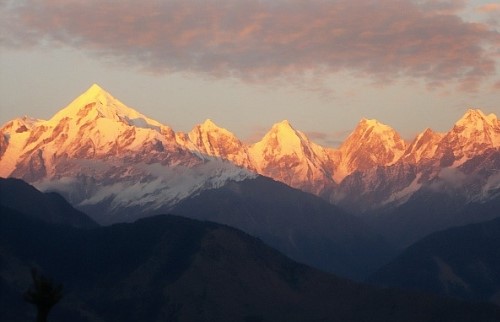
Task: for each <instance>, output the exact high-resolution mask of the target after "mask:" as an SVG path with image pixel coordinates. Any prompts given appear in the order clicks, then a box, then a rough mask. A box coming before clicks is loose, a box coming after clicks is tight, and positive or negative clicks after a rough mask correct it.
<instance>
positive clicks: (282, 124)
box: [273, 120, 295, 131]
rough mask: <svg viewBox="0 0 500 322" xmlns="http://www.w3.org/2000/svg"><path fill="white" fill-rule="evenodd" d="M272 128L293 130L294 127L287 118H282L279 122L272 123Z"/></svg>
mask: <svg viewBox="0 0 500 322" xmlns="http://www.w3.org/2000/svg"><path fill="white" fill-rule="evenodd" d="M273 130H278V131H282V130H287V131H290V130H292V131H295V129H294V128H293V126H292V125H291V124H290V122H289V121H288V120H283V121H281V122H278V123H276V124H274V125H273Z"/></svg>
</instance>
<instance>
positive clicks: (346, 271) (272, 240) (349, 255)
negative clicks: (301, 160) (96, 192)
mask: <svg viewBox="0 0 500 322" xmlns="http://www.w3.org/2000/svg"><path fill="white" fill-rule="evenodd" d="M160 211H161V210H160ZM170 211H171V212H172V213H173V214H176V215H181V216H185V217H190V218H194V219H199V220H209V221H213V222H217V223H222V224H226V225H230V226H232V227H236V228H238V229H241V230H243V231H245V232H247V233H249V234H251V235H253V236H256V237H258V238H261V239H262V240H263V241H264V242H266V243H267V244H268V245H270V246H272V247H274V248H276V249H278V250H279V251H281V252H283V253H284V254H286V255H287V256H289V257H291V258H293V259H295V260H297V261H300V262H303V263H306V264H308V265H311V266H313V267H317V268H320V269H323V270H326V271H329V272H334V273H336V274H338V275H341V276H346V277H349V278H355V279H360V278H363V277H364V276H367V274H369V273H370V272H373V271H374V270H375V269H376V268H378V267H380V265H382V264H383V263H385V262H386V261H387V260H388V259H389V258H390V257H391V256H392V255H393V254H394V253H393V251H392V247H391V246H390V245H389V244H387V243H385V242H384V241H383V240H382V238H381V237H379V236H378V235H376V234H375V233H374V232H373V230H372V229H370V227H368V226H367V225H365V224H364V223H363V222H362V221H361V220H360V219H358V218H356V217H354V216H352V215H350V214H347V213H345V212H343V211H342V210H340V209H339V208H337V207H335V206H333V205H331V204H329V203H327V202H326V201H324V200H322V199H321V198H319V197H316V196H314V195H311V194H306V193H304V192H301V191H299V190H295V189H292V188H290V187H288V186H286V185H284V184H282V183H280V182H275V181H273V180H271V179H268V178H265V177H257V178H255V179H248V180H243V181H240V182H231V183H228V184H226V185H224V186H223V187H221V188H218V189H211V190H207V191H204V192H202V193H200V194H199V195H197V196H194V197H191V198H188V199H186V200H183V201H182V202H180V203H179V204H177V205H176V207H175V208H173V209H171V210H170Z"/></svg>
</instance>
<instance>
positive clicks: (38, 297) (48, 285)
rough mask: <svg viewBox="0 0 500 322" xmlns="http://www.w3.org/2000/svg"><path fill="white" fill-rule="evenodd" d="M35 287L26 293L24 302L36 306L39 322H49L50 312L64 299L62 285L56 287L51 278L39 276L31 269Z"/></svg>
mask: <svg viewBox="0 0 500 322" xmlns="http://www.w3.org/2000/svg"><path fill="white" fill-rule="evenodd" d="M31 277H32V278H33V285H32V286H31V287H30V288H29V289H28V290H27V291H26V292H25V293H24V300H25V301H26V302H29V303H31V304H33V305H35V306H36V308H37V311H38V314H37V319H36V320H37V322H47V317H48V316H49V312H50V310H51V309H52V307H53V306H54V305H56V304H57V302H59V300H60V299H61V298H62V289H63V287H62V285H61V284H59V285H54V282H52V280H50V279H49V278H47V277H45V276H42V275H39V274H38V272H37V270H36V269H34V268H33V269H31Z"/></svg>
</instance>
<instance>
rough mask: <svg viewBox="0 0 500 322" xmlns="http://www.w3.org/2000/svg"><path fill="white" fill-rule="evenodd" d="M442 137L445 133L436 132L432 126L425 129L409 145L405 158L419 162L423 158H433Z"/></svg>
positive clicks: (407, 160) (412, 161)
mask: <svg viewBox="0 0 500 322" xmlns="http://www.w3.org/2000/svg"><path fill="white" fill-rule="evenodd" d="M442 138H443V134H441V133H436V132H434V131H433V130H431V129H430V128H427V129H425V130H424V131H423V132H422V133H420V134H419V135H417V137H416V138H415V139H414V140H413V142H412V143H411V144H410V145H409V146H408V148H407V149H406V152H405V155H404V160H405V161H406V162H411V163H418V162H420V161H421V160H423V159H431V158H432V157H433V156H434V154H435V152H436V149H437V147H438V145H439V142H440V141H441V139H442Z"/></svg>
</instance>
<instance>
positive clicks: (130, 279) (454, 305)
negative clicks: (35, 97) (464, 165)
mask: <svg viewBox="0 0 500 322" xmlns="http://www.w3.org/2000/svg"><path fill="white" fill-rule="evenodd" d="M0 211H1V215H0V294H1V296H0V308H1V311H0V320H2V321H13V322H15V321H30V320H34V308H33V307H31V306H30V305H28V304H26V303H24V302H23V300H22V296H21V294H22V292H23V291H24V290H26V289H27V288H28V287H29V285H30V284H31V281H30V276H29V271H30V268H31V267H36V268H37V269H38V270H39V271H40V272H42V273H43V274H45V275H47V276H49V277H51V278H53V279H54V280H55V281H57V282H60V283H62V284H63V285H64V297H63V299H62V300H61V302H60V303H58V304H57V305H56V306H55V308H54V309H53V312H52V313H51V315H50V317H49V320H50V321H52V322H57V321H75V322H78V321H122V322H126V321H145V322H147V321H179V322H182V321H197V322H198V321H222V322H224V321H228V322H229V321H247V322H248V321H273V322H275V321H308V322H309V321H368V320H369V321H384V322H387V321H454V322H456V321H471V322H472V321H474V322H475V321H498V320H499V319H500V308H498V307H496V306H493V305H488V304H469V303H465V302H459V301H455V300H450V299H440V298H437V297H432V296H430V297H427V296H420V295H413V294H411V293H406V292H401V291H394V290H379V289H376V288H373V287H370V286H364V285H361V284H357V283H354V282H350V281H347V280H343V279H340V278H337V277H334V276H332V275H329V274H326V273H322V272H319V271H317V270H315V269H311V268H308V267H307V266H304V265H301V264H298V263H296V262H293V261H291V260H289V259H288V258H286V257H284V256H283V255H281V254H280V253H278V252H276V251H275V250H273V249H271V248H269V247H267V246H266V245H264V244H263V243H262V242H261V241H259V240H257V239H255V238H253V237H250V236H249V235H247V234H244V233H242V232H240V231H238V230H236V229H233V228H229V227H226V226H221V225H218V224H213V223H208V222H200V221H195V220H191V219H186V218H181V217H175V216H157V217H151V218H147V219H143V220H139V221H137V222H135V223H132V224H117V225H113V226H109V227H102V228H96V229H87V230H83V229H76V228H72V227H68V226H61V225H54V224H50V223H47V222H43V221H40V220H38V219H36V218H33V216H25V215H23V214H22V213H19V212H17V211H15V210H12V209H9V208H5V207H2V208H1V209H0Z"/></svg>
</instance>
